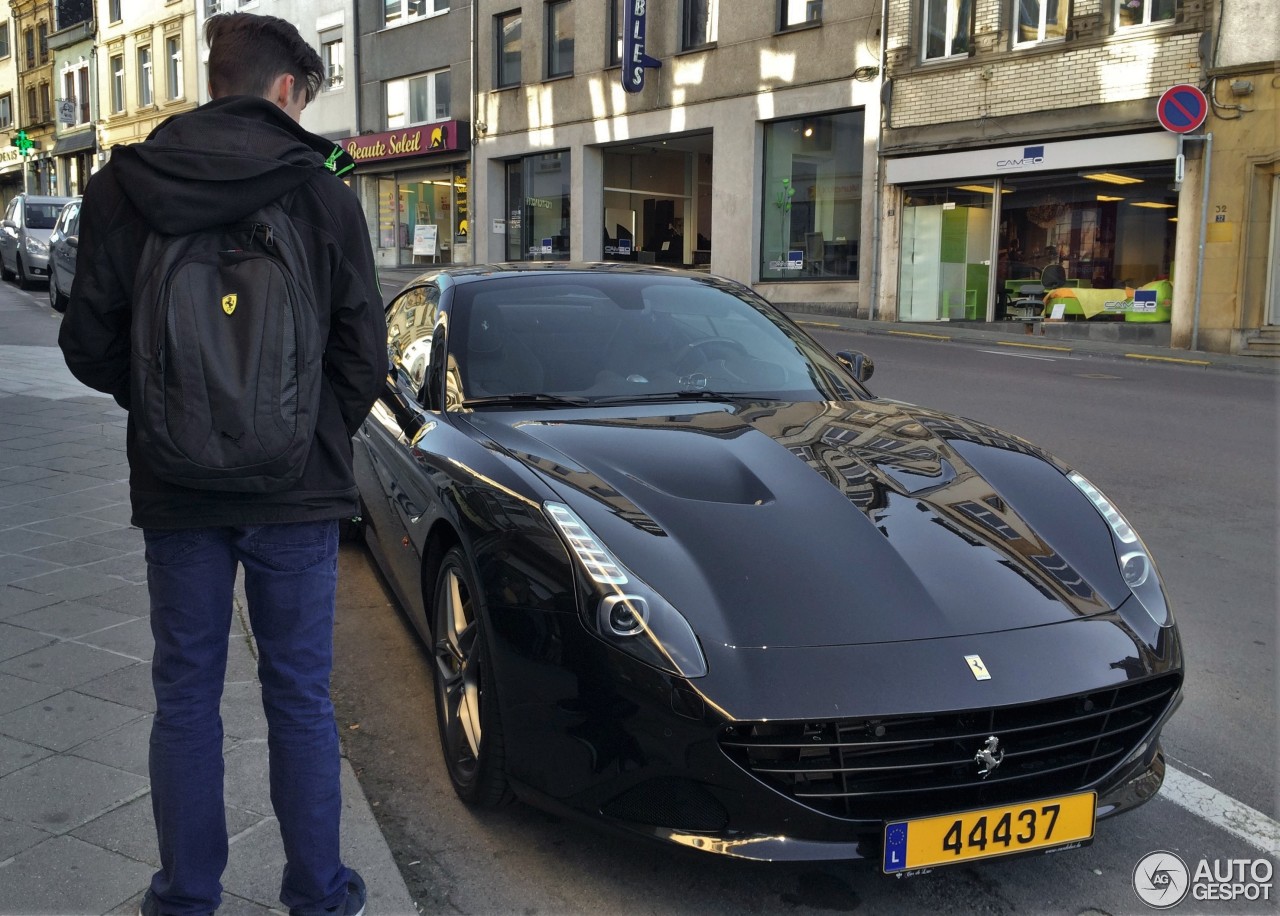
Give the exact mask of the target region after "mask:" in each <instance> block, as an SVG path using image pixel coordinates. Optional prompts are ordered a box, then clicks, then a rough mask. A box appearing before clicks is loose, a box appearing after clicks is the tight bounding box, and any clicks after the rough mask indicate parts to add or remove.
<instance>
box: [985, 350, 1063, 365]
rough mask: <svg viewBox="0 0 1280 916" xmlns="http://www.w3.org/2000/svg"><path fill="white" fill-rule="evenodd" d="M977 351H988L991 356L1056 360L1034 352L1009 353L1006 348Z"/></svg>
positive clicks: (1045, 360) (1050, 361) (1054, 357)
mask: <svg viewBox="0 0 1280 916" xmlns="http://www.w3.org/2000/svg"><path fill="white" fill-rule="evenodd" d="M978 352H979V353H990V354H991V355H992V356H1012V357H1014V358H1016V359H1038V360H1041V361H1042V362H1049V363H1052V362H1057V360H1058V357H1056V356H1040V355H1039V354H1036V353H1010V352H1009V351H1008V350H979V351H978Z"/></svg>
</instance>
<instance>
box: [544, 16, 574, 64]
mask: <svg viewBox="0 0 1280 916" xmlns="http://www.w3.org/2000/svg"><path fill="white" fill-rule="evenodd" d="M572 73H573V0H553V2H551V3H548V4H547V77H548V78H551V77H557V76H569V75H571V74H572Z"/></svg>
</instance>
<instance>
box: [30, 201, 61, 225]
mask: <svg viewBox="0 0 1280 916" xmlns="http://www.w3.org/2000/svg"><path fill="white" fill-rule="evenodd" d="M61 212H62V204H27V205H26V213H25V216H26V223H27V228H28V229H52V228H53V224H54V223H56V222H57V221H58V214H59V213H61Z"/></svg>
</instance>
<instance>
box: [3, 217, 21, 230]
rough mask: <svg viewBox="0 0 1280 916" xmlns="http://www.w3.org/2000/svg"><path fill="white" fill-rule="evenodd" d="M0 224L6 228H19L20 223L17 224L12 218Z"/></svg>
mask: <svg viewBox="0 0 1280 916" xmlns="http://www.w3.org/2000/svg"><path fill="white" fill-rule="evenodd" d="M0 226H4V228H6V229H17V228H18V224H17V223H15V222H14V221H13V220H11V219H7V220H5V221H4V222H3V223H0Z"/></svg>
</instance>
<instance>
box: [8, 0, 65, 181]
mask: <svg viewBox="0 0 1280 916" xmlns="http://www.w3.org/2000/svg"><path fill="white" fill-rule="evenodd" d="M9 10H10V15H11V19H10V23H11V26H12V29H13V36H14V40H15V42H16V47H15V49H14V52H15V56H16V58H17V68H18V79H17V86H16V96H15V97H16V101H17V111H18V115H17V127H18V128H19V129H21V130H23V131H25V132H26V136H27V137H28V138H29V139H30V140H31V141H32V143H34V144H36V145H35V147H34V148H33V149H32V150H31V152H30V153H29V154H28V155H27V156H26V161H25V163H24V167H25V169H26V190H27V191H28V192H29V193H31V194H54V193H57V191H56V187H55V185H56V183H57V177H56V175H57V172H56V169H55V168H54V160H53V153H52V150H53V145H54V120H53V56H52V54H51V53H50V51H49V33H50V32H52V31H53V4H52V3H50V2H49V0H9Z"/></svg>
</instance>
